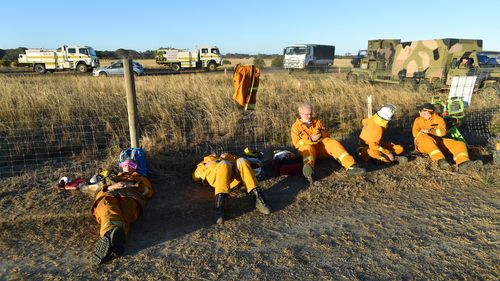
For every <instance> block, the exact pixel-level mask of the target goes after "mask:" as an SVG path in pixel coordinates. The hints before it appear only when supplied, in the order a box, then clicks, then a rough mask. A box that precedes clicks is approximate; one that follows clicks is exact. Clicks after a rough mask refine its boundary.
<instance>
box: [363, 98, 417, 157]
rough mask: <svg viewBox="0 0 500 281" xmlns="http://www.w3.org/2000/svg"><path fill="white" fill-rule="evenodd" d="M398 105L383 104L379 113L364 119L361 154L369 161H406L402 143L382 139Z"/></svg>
mask: <svg viewBox="0 0 500 281" xmlns="http://www.w3.org/2000/svg"><path fill="white" fill-rule="evenodd" d="M395 110H396V106H395V105H393V104H385V105H383V106H382V107H381V108H380V109H379V111H377V113H375V114H373V116H371V117H370V118H366V119H363V121H362V124H363V129H362V130H361V134H360V135H359V148H358V149H359V155H360V156H361V158H362V159H363V160H364V161H366V162H368V161H370V160H371V159H375V160H378V161H380V162H382V163H391V162H397V163H406V162H408V158H406V157H405V156H401V155H400V154H401V153H403V151H404V149H403V147H402V146H401V145H398V144H394V143H392V142H384V141H382V139H383V137H384V131H385V129H386V128H387V126H388V125H389V121H391V119H392V116H393V115H394V111H395Z"/></svg>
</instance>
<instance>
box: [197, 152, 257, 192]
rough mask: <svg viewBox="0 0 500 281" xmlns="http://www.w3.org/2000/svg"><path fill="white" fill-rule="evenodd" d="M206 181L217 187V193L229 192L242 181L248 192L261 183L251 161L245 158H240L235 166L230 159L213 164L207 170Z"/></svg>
mask: <svg viewBox="0 0 500 281" xmlns="http://www.w3.org/2000/svg"><path fill="white" fill-rule="evenodd" d="M205 181H206V182H207V183H208V184H209V185H210V186H212V187H213V188H214V189H215V195H217V194H219V193H226V194H228V193H229V192H230V191H231V189H233V188H235V187H237V186H238V185H239V184H240V183H241V182H243V184H244V185H245V187H246V190H247V192H250V191H252V189H254V188H256V187H257V186H258V185H259V183H258V181H257V179H256V178H255V172H254V171H253V169H252V167H251V165H250V162H249V161H248V160H247V159H245V158H238V159H237V160H236V167H233V164H232V163H231V162H230V161H228V160H221V161H219V162H217V163H214V164H212V165H211V166H209V167H208V168H207V169H206V171H205Z"/></svg>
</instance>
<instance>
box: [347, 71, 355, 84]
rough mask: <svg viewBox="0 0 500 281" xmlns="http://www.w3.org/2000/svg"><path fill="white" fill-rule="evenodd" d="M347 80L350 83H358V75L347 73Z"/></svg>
mask: <svg viewBox="0 0 500 281" xmlns="http://www.w3.org/2000/svg"><path fill="white" fill-rule="evenodd" d="M347 81H349V82H351V83H358V75H356V74H354V73H348V74H347Z"/></svg>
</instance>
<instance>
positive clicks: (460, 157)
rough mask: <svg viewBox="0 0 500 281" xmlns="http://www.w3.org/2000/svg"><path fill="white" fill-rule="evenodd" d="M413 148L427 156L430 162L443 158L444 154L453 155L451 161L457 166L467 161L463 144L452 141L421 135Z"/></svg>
mask: <svg viewBox="0 0 500 281" xmlns="http://www.w3.org/2000/svg"><path fill="white" fill-rule="evenodd" d="M415 148H416V149H417V151H418V152H420V153H425V154H428V155H429V156H430V157H431V159H432V161H438V160H439V159H443V158H445V157H444V155H445V154H446V155H450V154H451V155H453V160H454V161H455V163H456V164H457V165H460V164H461V163H463V162H465V161H469V153H468V152H467V146H466V145H465V143H464V142H461V141H457V140H453V139H448V138H433V137H431V136H429V135H427V134H421V135H420V136H419V137H418V138H417V140H416V143H415Z"/></svg>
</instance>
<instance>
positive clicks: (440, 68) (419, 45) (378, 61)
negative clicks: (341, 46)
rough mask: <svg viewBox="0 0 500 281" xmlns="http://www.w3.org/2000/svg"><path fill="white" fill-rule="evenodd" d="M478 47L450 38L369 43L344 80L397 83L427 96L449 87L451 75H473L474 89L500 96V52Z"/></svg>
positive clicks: (472, 41)
mask: <svg viewBox="0 0 500 281" xmlns="http://www.w3.org/2000/svg"><path fill="white" fill-rule="evenodd" d="M482 45H483V42H482V40H475V39H453V38H447V39H434V40H420V41H412V42H401V40H400V39H376V40H369V41H368V50H367V55H366V57H365V58H363V59H362V60H361V63H360V65H359V67H356V68H353V69H352V70H351V71H350V72H349V73H348V74H347V79H348V80H350V81H353V82H357V81H366V82H385V83H393V84H400V85H401V86H403V87H404V88H406V89H408V90H418V91H419V92H422V93H427V92H432V91H434V90H443V89H447V88H449V86H450V84H451V78H452V77H453V76H477V77H478V78H477V80H476V89H477V90H480V91H481V92H486V93H496V94H500V92H499V81H500V68H499V64H500V53H499V52H489V51H483V50H482Z"/></svg>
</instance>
